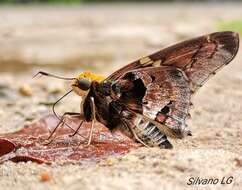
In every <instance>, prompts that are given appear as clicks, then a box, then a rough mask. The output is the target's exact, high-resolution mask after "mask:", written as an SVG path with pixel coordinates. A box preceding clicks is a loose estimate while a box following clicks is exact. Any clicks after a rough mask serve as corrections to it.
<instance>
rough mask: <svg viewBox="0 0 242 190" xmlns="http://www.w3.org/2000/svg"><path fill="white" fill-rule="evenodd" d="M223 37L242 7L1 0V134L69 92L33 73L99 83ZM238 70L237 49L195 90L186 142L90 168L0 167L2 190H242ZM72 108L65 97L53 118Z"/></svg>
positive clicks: (237, 26)
mask: <svg viewBox="0 0 242 190" xmlns="http://www.w3.org/2000/svg"><path fill="white" fill-rule="evenodd" d="M223 30H232V31H236V32H239V33H240V34H242V2H241V1H239V0H238V1H220V0H213V1H198V0H197V1H192V0H190V1H183V0H176V1H169V0H167V1H148V0H147V1H145V0H143V1H101V0H0V133H6V132H10V131H16V130H17V129H20V128H22V127H23V126H26V125H28V124H30V123H32V122H35V121H36V120H39V119H40V118H41V117H42V116H44V115H47V114H49V113H51V106H52V104H53V102H55V101H56V100H57V99H58V98H59V97H60V96H62V95H63V94H64V93H65V92H66V91H67V89H69V88H70V86H69V85H70V84H69V83H68V82H65V81H60V80H56V79H52V78H46V77H42V78H35V79H32V77H33V75H34V74H35V73H36V72H38V71H39V70H43V71H47V72H50V73H54V74H57V75H61V76H67V77H73V76H76V75H77V74H79V73H80V72H82V71H84V70H88V71H93V72H95V73H99V74H103V75H106V76H107V75H109V74H111V73H112V72H113V71H115V70H116V69H118V68H120V67H121V66H124V65H126V64H128V63H130V62H132V61H134V60H136V59H138V58H140V57H143V56H146V55H149V54H151V53H153V52H156V51H158V50H160V49H162V48H164V47H165V46H168V45H171V44H174V43H177V42H179V41H182V40H185V39H188V38H192V37H195V36H199V35H204V34H207V33H212V32H216V31H223ZM241 62H242V55H241V48H240V50H239V53H238V55H237V56H236V58H235V60H234V61H233V62H232V63H231V64H229V65H228V66H226V67H225V68H224V69H222V71H221V72H219V73H218V74H217V75H216V76H215V77H214V78H213V79H211V80H209V82H208V83H207V84H206V85H205V86H204V87H203V88H201V90H200V91H199V93H198V95H197V96H195V98H194V99H193V103H194V107H195V108H194V109H193V111H192V113H191V115H192V119H191V120H189V121H188V124H189V127H190V128H191V129H192V131H193V136H192V137H191V138H188V139H185V140H183V141H175V140H172V143H173V144H174V147H175V148H174V149H173V150H172V151H164V150H158V149H141V150H140V149H139V150H138V152H136V153H135V152H134V153H131V154H130V155H128V156H127V157H124V159H120V160H114V161H111V162H108V163H107V164H106V165H105V163H104V167H102V166H101V167H99V166H93V167H90V168H88V169H83V167H85V166H82V165H73V166H72V167H70V166H69V165H67V166H58V168H49V167H47V166H36V165H34V164H32V165H31V163H28V164H26V165H14V164H11V163H6V164H4V165H3V166H2V165H0V176H1V177H0V186H1V187H7V186H11V187H13V185H15V186H16V187H17V188H15V189H36V188H37V189H41V188H38V187H42V189H46V187H52V188H51V189H63V188H64V187H65V189H77V187H78V189H79V187H83V189H124V188H123V185H124V184H125V185H126V187H127V188H126V189H162V187H164V188H163V189H177V188H174V187H179V186H182V187H187V185H186V183H187V179H188V178H189V176H195V177H197V176H199V177H201V178H202V177H213V178H214V177H218V178H220V179H222V177H223V176H231V175H232V176H234V177H235V179H236V180H235V182H234V183H233V186H232V185H231V186H230V187H231V189H236V188H235V187H237V189H241V184H242V181H241V175H242V174H241V173H242V170H241V166H242V157H241V155H242V152H241V150H242V149H241V147H242V137H241V135H242V132H241V129H242V128H241V126H242V119H241V113H242V102H241V100H242V90H241V86H242V63H241ZM79 104H80V97H78V96H76V95H70V96H68V97H67V98H66V99H65V100H63V101H62V102H61V103H60V104H59V105H58V107H57V110H58V113H59V114H61V113H64V112H66V111H77V112H78V111H79ZM115 162H116V163H118V164H113V165H112V163H115ZM110 163H111V164H110ZM105 166H106V167H105ZM1 167H2V168H3V169H2V168H1ZM4 168H5V169H4ZM41 170H47V171H48V170H50V173H52V174H53V178H54V183H52V182H50V183H45V184H44V183H42V184H41V182H39V176H38V172H39V171H41ZM4 172H5V173H4ZM3 174H5V175H3ZM73 174H74V175H73ZM236 176H237V178H236ZM239 179H240V181H239ZM164 181H165V183H162V185H161V182H164ZM36 183H38V186H36ZM9 184H10V185H9ZM46 184H47V185H48V186H45V185H46ZM31 185H32V186H31ZM93 186H94V188H93ZM95 187H96V188H95ZM166 187H168V188H166ZM169 187H170V188H169ZM171 187H172V188H171ZM226 187H227V186H226ZM232 187H233V188H232ZM10 189H11V188H10ZM47 189H48V188H47ZM220 189H222V188H220Z"/></svg>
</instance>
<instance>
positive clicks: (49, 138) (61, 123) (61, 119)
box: [44, 112, 80, 144]
mask: <svg viewBox="0 0 242 190" xmlns="http://www.w3.org/2000/svg"><path fill="white" fill-rule="evenodd" d="M68 115H69V116H77V117H80V113H75V112H65V113H64V114H63V115H62V116H61V118H60V121H59V123H58V124H57V125H56V127H55V128H54V130H53V131H51V133H50V135H49V136H48V138H47V139H45V141H48V142H46V143H44V144H50V143H51V142H52V140H51V138H52V136H53V135H54V134H55V132H56V131H57V129H58V128H59V127H62V126H63V125H64V124H65V125H67V126H68V127H69V128H70V129H72V130H73V131H75V130H74V129H73V128H72V127H70V126H69V125H68V124H66V123H65V119H66V116H68Z"/></svg>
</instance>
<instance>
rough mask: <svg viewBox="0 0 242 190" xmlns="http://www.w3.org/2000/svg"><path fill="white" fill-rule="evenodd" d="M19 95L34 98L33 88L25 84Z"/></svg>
mask: <svg viewBox="0 0 242 190" xmlns="http://www.w3.org/2000/svg"><path fill="white" fill-rule="evenodd" d="M19 93H20V94H21V95H22V96H32V95H33V91H32V88H31V87H30V86H29V85H27V84H24V85H22V86H20V87H19Z"/></svg>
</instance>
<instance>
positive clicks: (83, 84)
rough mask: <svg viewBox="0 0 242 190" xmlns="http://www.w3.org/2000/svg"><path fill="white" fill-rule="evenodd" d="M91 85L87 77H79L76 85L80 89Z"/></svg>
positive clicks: (86, 88)
mask: <svg viewBox="0 0 242 190" xmlns="http://www.w3.org/2000/svg"><path fill="white" fill-rule="evenodd" d="M90 86H91V82H90V81H89V80H87V79H80V80H79V81H78V87H79V88H80V89H81V90H85V91H86V90H89V88H90Z"/></svg>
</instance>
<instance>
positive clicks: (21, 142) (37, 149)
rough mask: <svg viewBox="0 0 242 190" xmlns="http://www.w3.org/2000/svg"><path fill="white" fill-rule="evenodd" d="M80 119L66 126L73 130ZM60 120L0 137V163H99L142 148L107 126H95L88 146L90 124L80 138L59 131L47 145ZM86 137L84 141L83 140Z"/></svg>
mask: <svg viewBox="0 0 242 190" xmlns="http://www.w3.org/2000/svg"><path fill="white" fill-rule="evenodd" d="M80 121H81V120H80V119H78V118H69V119H68V120H67V123H68V125H69V126H72V127H73V128H74V129H75V128H77V127H78V124H79V123H80ZM57 123H58V119H57V118H56V117H54V116H52V115H50V116H47V117H44V118H43V119H41V120H40V121H38V122H36V123H34V124H32V125H30V126H27V127H25V128H23V129H22V130H20V131H17V132H14V133H8V134H3V135H0V162H4V161H7V160H12V161H14V162H19V161H34V162H37V163H52V162H54V161H61V162H65V163H66V162H73V161H86V160H90V161H98V160H100V159H103V158H107V157H108V156H111V155H113V156H116V155H120V154H123V153H126V152H128V151H129V150H130V149H132V148H137V147H139V145H138V144H137V143H135V142H133V141H132V140H131V139H129V138H128V137H126V136H125V135H123V134H122V133H121V132H119V131H116V132H114V133H111V132H110V131H109V130H108V129H107V128H106V127H105V126H103V125H102V124H100V123H96V124H95V126H94V132H93V139H92V143H91V145H89V146H87V145H86V143H87V140H86V138H83V137H87V136H88V134H89V130H90V126H91V124H90V123H85V124H83V126H82V127H81V129H80V130H79V134H80V135H81V136H80V135H78V134H77V135H75V136H74V137H69V135H70V134H72V133H73V131H72V130H71V129H70V128H68V127H67V126H64V127H61V128H58V130H57V132H56V133H55V135H54V138H53V141H52V142H51V143H50V144H48V145H46V144H44V143H45V142H46V141H45V140H44V139H46V138H47V137H48V136H49V134H50V131H52V130H53V129H54V127H55V126H56V125H57ZM82 136H83V137H82Z"/></svg>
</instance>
